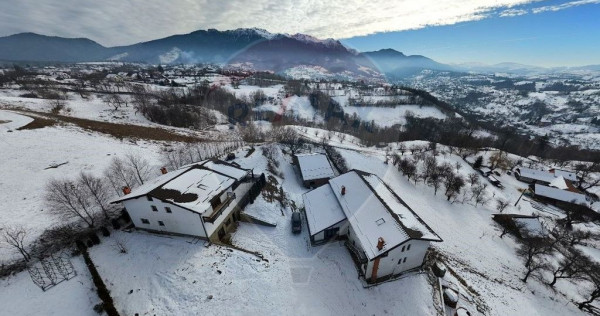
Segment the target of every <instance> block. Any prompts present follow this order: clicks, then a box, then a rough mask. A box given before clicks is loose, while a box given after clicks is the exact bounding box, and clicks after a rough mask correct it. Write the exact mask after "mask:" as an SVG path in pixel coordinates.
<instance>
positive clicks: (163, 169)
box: [160, 167, 168, 174]
mask: <svg viewBox="0 0 600 316" xmlns="http://www.w3.org/2000/svg"><path fill="white" fill-rule="evenodd" d="M167 172H168V171H167V168H165V167H162V168H160V173H162V174H167Z"/></svg>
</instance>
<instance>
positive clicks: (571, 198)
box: [535, 184, 588, 205]
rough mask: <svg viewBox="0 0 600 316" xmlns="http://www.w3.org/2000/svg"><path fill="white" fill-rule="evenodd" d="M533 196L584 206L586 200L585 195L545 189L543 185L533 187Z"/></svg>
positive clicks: (550, 188)
mask: <svg viewBox="0 0 600 316" xmlns="http://www.w3.org/2000/svg"><path fill="white" fill-rule="evenodd" d="M535 195H539V196H543V197H547V198H551V199H554V200H559V201H563V202H569V203H572V202H575V203H576V204H584V205H587V204H588V203H587V200H586V198H585V195H583V194H581V193H575V192H571V191H566V190H561V189H557V188H552V187H547V186H545V185H539V184H536V185H535Z"/></svg>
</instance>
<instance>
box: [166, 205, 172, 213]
mask: <svg viewBox="0 0 600 316" xmlns="http://www.w3.org/2000/svg"><path fill="white" fill-rule="evenodd" d="M165 211H166V212H167V213H173V211H172V210H171V208H170V207H168V206H165Z"/></svg>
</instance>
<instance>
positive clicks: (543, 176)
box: [519, 167, 555, 182]
mask: <svg viewBox="0 0 600 316" xmlns="http://www.w3.org/2000/svg"><path fill="white" fill-rule="evenodd" d="M519 175H520V176H521V177H525V178H529V179H534V180H539V181H544V182H551V181H552V180H554V178H555V176H554V174H552V173H550V172H548V171H543V170H535V169H529V168H524V167H519Z"/></svg>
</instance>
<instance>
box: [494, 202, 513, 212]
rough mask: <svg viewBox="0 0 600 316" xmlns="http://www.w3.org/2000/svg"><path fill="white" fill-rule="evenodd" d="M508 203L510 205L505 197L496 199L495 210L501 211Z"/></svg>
mask: <svg viewBox="0 0 600 316" xmlns="http://www.w3.org/2000/svg"><path fill="white" fill-rule="evenodd" d="M509 205H510V203H509V202H508V201H507V200H505V199H497V200H496V210H497V211H498V212H499V213H502V212H503V211H504V210H505V209H506V208H507V207H508V206H509Z"/></svg>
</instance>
